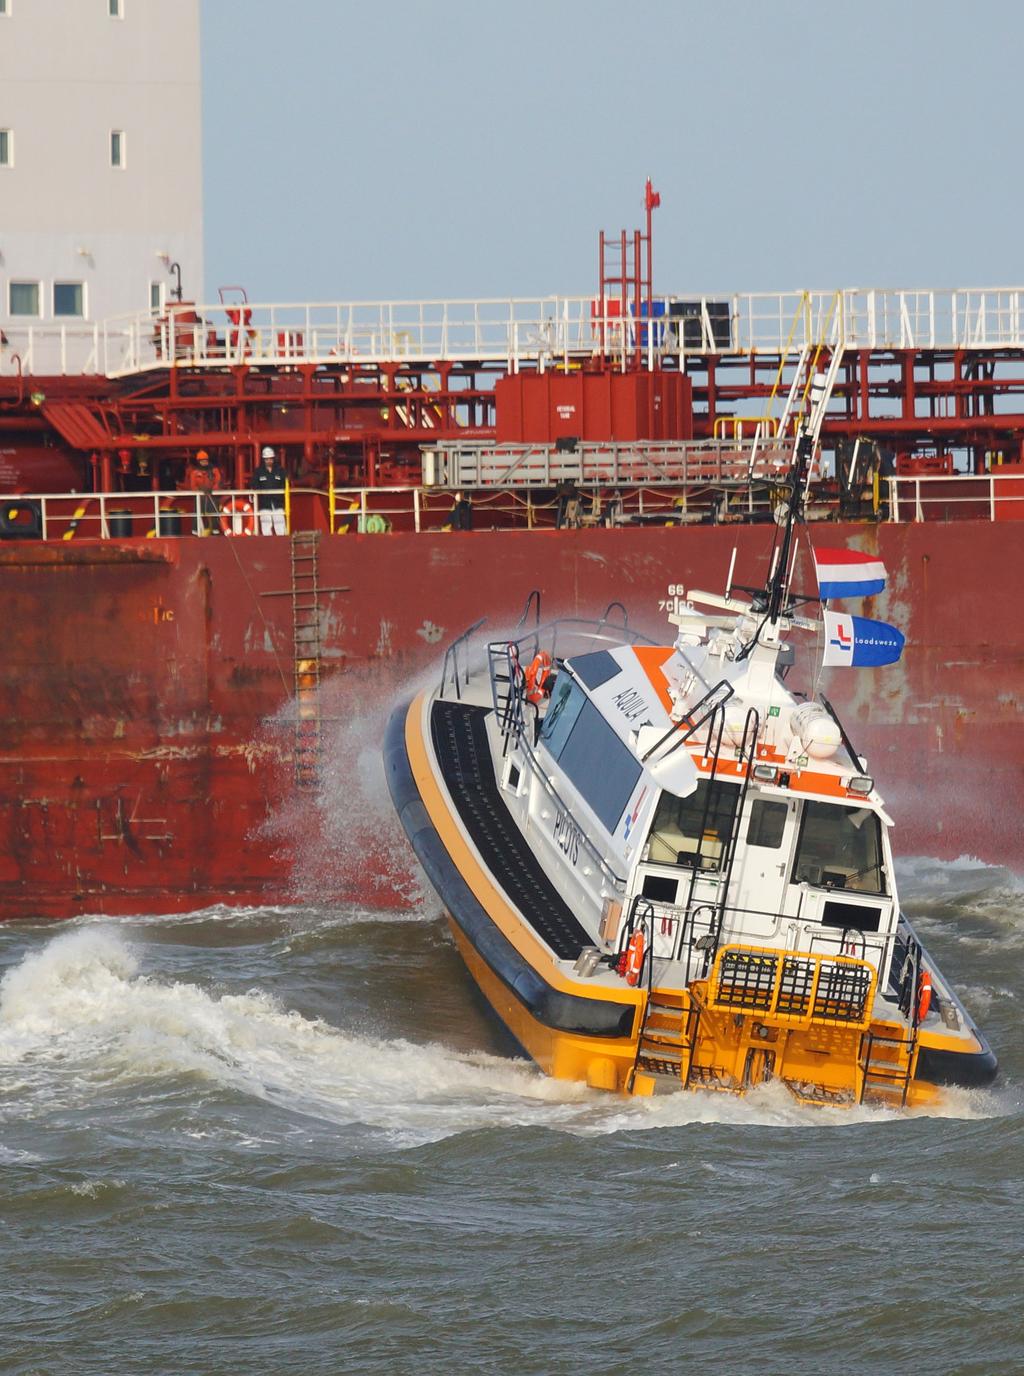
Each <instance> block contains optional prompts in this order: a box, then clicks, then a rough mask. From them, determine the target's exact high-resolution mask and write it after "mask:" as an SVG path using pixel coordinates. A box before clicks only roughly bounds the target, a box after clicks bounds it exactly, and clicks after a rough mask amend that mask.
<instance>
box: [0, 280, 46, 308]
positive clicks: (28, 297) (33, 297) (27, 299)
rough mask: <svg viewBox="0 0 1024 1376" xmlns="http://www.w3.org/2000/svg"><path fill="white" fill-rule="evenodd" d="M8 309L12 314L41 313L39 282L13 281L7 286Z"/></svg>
mask: <svg viewBox="0 0 1024 1376" xmlns="http://www.w3.org/2000/svg"><path fill="white" fill-rule="evenodd" d="M7 309H8V311H9V313H10V314H11V315H30V316H38V315H39V283H38V282H11V283H10V285H9V286H8V288H7Z"/></svg>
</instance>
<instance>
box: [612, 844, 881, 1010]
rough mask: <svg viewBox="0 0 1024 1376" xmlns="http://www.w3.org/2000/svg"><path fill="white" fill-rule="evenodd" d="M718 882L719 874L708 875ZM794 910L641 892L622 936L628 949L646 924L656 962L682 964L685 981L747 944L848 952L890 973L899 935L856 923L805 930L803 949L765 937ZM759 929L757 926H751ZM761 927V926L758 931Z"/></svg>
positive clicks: (839, 953)
mask: <svg viewBox="0 0 1024 1376" xmlns="http://www.w3.org/2000/svg"><path fill="white" fill-rule="evenodd" d="M702 877H703V878H705V879H707V880H712V881H714V880H715V879H716V878H717V876H716V875H715V874H714V873H713V872H710V871H708V872H705V873H704V874H703V876H702ZM797 920H798V919H797V918H795V917H793V916H792V915H790V914H785V913H777V912H772V911H770V910H766V909H765V910H762V909H758V908H747V907H741V906H738V905H736V904H730V903H727V904H725V905H720V904H719V903H718V902H717V901H715V900H712V899H709V898H706V897H702V898H699V899H697V900H696V901H695V902H693V903H692V904H691V905H690V906H689V907H687V906H685V905H683V904H675V903H664V902H658V901H657V900H655V899H652V898H648V897H645V896H644V895H643V894H637V895H635V896H634V898H633V899H632V900H631V905H630V908H629V912H628V915H627V918H626V920H625V921H624V922H623V924H622V926H621V928H620V930H619V937H618V944H619V949H620V950H624V949H625V946H626V943H627V942H628V940H629V937H630V936H631V935H632V932H633V930H634V929H635V927H636V926H638V925H641V924H642V925H643V926H644V928H645V937H646V939H647V943H648V945H649V946H650V948H651V953H652V956H651V958H652V961H653V962H657V963H658V964H659V965H663V964H676V965H679V966H681V967H682V969H681V971H680V973H679V975H677V977H676V978H678V979H681V980H682V982H683V983H689V982H690V981H691V980H694V979H703V978H704V977H705V976H706V975H707V973H708V971H709V970H710V968H711V964H712V961H713V960H714V957H715V953H716V952H717V951H718V950H719V949H721V947H723V946H729V945H737V944H745V945H763V946H771V947H772V949H778V950H779V951H783V953H789V954H803V955H808V956H815V957H817V956H830V955H831V956H848V957H851V958H853V959H856V960H862V961H867V962H868V963H869V964H871V965H873V966H874V968H875V969H876V970H878V971H887V970H888V963H889V958H890V947H891V946H892V944H893V940H894V938H893V937H892V936H887V935H879V934H878V933H871V932H863V931H861V930H860V929H855V928H853V927H848V928H838V927H837V928H834V929H833V928H823V929H821V930H818V931H813V932H810V933H806V934H805V942H804V943H801V945H800V946H799V947H795V948H792V949H791V948H788V947H787V948H783V947H782V946H781V945H780V946H778V947H776V945H775V941H774V940H772V939H771V938H768V937H765V935H764V927H765V926H766V925H767V924H768V923H772V924H774V926H775V928H776V929H777V930H778V931H781V930H782V927H783V925H784V924H786V923H789V922H794V921H797ZM752 926H753V927H754V930H751V927H752ZM758 928H759V929H758Z"/></svg>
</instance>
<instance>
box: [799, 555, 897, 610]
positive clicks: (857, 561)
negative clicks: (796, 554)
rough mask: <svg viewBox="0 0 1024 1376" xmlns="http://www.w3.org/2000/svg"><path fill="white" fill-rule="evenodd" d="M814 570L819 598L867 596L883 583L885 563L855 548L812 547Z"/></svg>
mask: <svg viewBox="0 0 1024 1376" xmlns="http://www.w3.org/2000/svg"><path fill="white" fill-rule="evenodd" d="M813 554H814V572H815V573H816V574H817V576H818V591H819V593H820V594H821V600H822V601H823V602H829V601H831V600H832V599H833V598H835V597H870V596H871V595H872V594H873V593H876V592H881V591H882V589H883V588H884V587H885V565H884V564H883V563H882V561H881V559H876V558H875V556H874V555H873V554H862V553H861V552H860V550H859V549H816V550H814V551H813Z"/></svg>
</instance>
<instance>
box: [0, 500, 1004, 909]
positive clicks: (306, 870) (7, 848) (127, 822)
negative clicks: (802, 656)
mask: <svg viewBox="0 0 1024 1376" xmlns="http://www.w3.org/2000/svg"><path fill="white" fill-rule="evenodd" d="M812 533H814V534H815V535H816V538H817V539H818V540H819V541H820V542H821V543H828V544H830V545H833V544H845V543H848V542H851V541H852V542H854V543H855V544H857V545H858V546H860V547H861V548H870V549H872V550H877V551H878V553H879V554H880V556H881V557H882V558H883V559H884V560H885V563H886V565H887V567H888V570H889V576H890V582H889V591H888V592H887V593H886V594H885V595H884V596H883V597H881V598H878V599H876V600H875V602H874V604H873V614H876V615H878V616H880V617H882V618H884V619H886V620H889V621H892V622H893V623H895V624H896V625H898V626H900V627H901V629H903V630H904V632H905V633H906V635H907V640H908V644H907V648H906V651H905V654H904V659H903V662H902V663H901V664H900V665H899V666H895V667H892V668H889V669H883V670H873V671H870V670H863V671H857V672H856V673H853V672H847V673H846V674H843V673H839V672H837V673H834V674H833V675H831V680H830V686H828V687H826V691H827V692H828V693H829V696H830V697H831V698H832V700H833V701H834V702H835V703H836V705H837V706H838V707H839V709H840V711H841V712H842V715H843V717H844V722H845V724H846V726H847V729H848V731H849V733H850V735H851V736H852V738H853V740H854V743H855V744H856V746H857V748H858V749H859V750H860V751H862V752H863V753H864V754H865V755H866V756H867V757H868V765H869V769H870V770H871V772H872V773H873V774H874V776H875V777H876V779H877V780H878V784H879V787H880V790H881V792H882V794H883V796H885V797H886V799H887V805H888V807H889V810H890V812H891V813H892V815H893V816H894V818H895V820H896V822H897V832H896V840H897V845H898V847H899V851H900V853H902V854H904V855H910V854H916V855H929V856H936V857H940V858H950V857H956V856H959V855H962V854H966V855H972V856H976V857H978V858H979V859H981V860H984V861H987V862H991V863H1002V864H1007V865H1011V866H1012V865H1014V864H1016V863H1017V861H1018V859H1019V855H1020V821H1019V818H1020V815H1021V806H1022V804H1024V724H1022V718H1021V714H1020V711H1019V708H1018V701H1017V694H1018V688H1019V685H1020V684H1021V682H1022V681H1024V680H1022V672H1021V670H1022V660H1024V631H1022V630H1021V627H1020V625H1019V623H1017V622H1016V621H1014V622H1008V621H1007V613H1006V610H1005V609H1006V608H1007V607H1010V608H1014V607H1017V606H1020V605H1021V603H1022V601H1024V531H1022V529H1021V527H1020V526H1019V525H1016V524H1008V525H1000V524H994V525H993V524H989V523H981V522H978V523H975V522H972V521H964V522H960V523H956V524H952V525H942V526H939V525H936V524H928V523H925V524H916V525H903V526H889V525H884V526H880V527H873V526H869V527H866V526H863V525H855V526H846V527H844V526H829V527H827V528H825V527H821V528H819V529H818V531H817V532H815V531H814V528H812ZM770 539H771V536H770V531H768V530H766V529H765V528H764V527H749V526H748V527H734V528H687V529H682V530H680V529H650V528H648V529H612V530H603V529H601V530H584V531H571V530H566V531H559V532H553V531H552V532H529V533H528V532H522V533H514V532H482V531H481V532H475V533H473V534H462V535H459V534H438V535H427V534H422V535H411V534H409V535H402V534H392V535H384V536H353V535H349V536H346V537H344V538H339V537H335V538H333V539H332V538H330V537H327V536H325V537H324V538H323V539H322V540H321V543H320V556H319V557H320V582H321V585H322V586H323V587H326V588H341V587H345V588H347V589H348V591H338V592H333V593H329V594H326V595H325V596H324V597H323V599H322V600H323V608H324V611H323V617H322V626H321V630H322V637H323V651H322V654H323V663H322V672H323V683H322V688H321V711H322V713H323V737H322V739H323V786H322V789H321V790H320V793H319V795H317V794H316V793H311V792H309V791H305V790H301V789H298V788H297V787H296V786H295V783H294V773H295V771H294V767H293V753H292V752H293V746H294V723H293V718H294V709H293V705H292V666H293V648H292V621H291V599H290V597H289V596H288V595H282V594H288V593H289V592H290V588H291V566H290V550H289V541H288V540H286V539H272V538H267V539H251V540H246V539H219V538H218V539H196V538H182V539H168V540H155V539H150V540H131V541H123V542H110V541H107V542H98V541H97V542H81V543H78V542H76V543H75V544H74V545H73V546H72V545H71V544H60V545H52V544H47V545H42V544H38V543H37V544H32V543H29V542H24V543H19V544H16V545H10V546H8V547H7V548H6V549H4V550H2V551H0V569H2V577H3V585H4V588H5V591H6V594H7V596H6V599H5V605H6V608H7V618H8V619H7V627H6V635H5V637H4V642H5V655H4V660H3V682H4V688H5V701H6V709H7V710H6V731H5V735H4V742H3V746H2V747H0V769H2V778H3V787H2V790H0V828H2V837H3V849H2V854H0V917H2V918H5V919H11V918H26V917H36V916H46V917H69V916H73V915H75V914H78V913H83V912H105V913H160V912H174V911H181V910H186V909H192V908H199V907H204V906H207V905H212V904H216V903H231V904H239V903H256V902H259V903H268V902H269V903H272V902H293V901H296V900H300V901H301V900H302V899H309V898H316V899H318V900H321V901H324V900H326V901H331V900H358V901H363V902H367V903H370V904H389V903H390V904H394V903H402V902H405V901H408V897H409V893H410V887H409V886H410V878H411V877H410V876H409V875H408V873H407V872H406V863H407V862H406V860H405V849H404V847H403V846H401V844H400V843H399V838H398V836H397V833H394V832H393V828H392V824H391V819H390V816H389V810H388V809H387V808H386V807H385V805H384V793H383V780H382V777H381V776H380V774H379V765H378V755H379V745H380V739H381V736H382V732H383V723H384V720H385V718H386V715H387V711H388V709H389V707H390V705H391V703H392V701H393V700H394V699H395V698H396V697H397V696H398V695H399V694H400V693H403V692H408V690H409V685H410V683H411V682H412V681H413V680H414V679H416V678H417V677H419V676H421V675H423V674H425V673H427V672H438V671H439V663H440V654H441V651H442V650H443V649H444V646H445V645H446V644H447V643H448V642H449V641H450V640H451V639H453V638H454V637H455V636H456V635H458V634H459V633H460V632H461V631H462V630H464V629H465V628H466V627H467V626H468V625H470V624H471V623H472V622H474V621H475V620H477V619H478V618H479V617H480V616H481V615H482V614H484V613H486V614H487V616H488V628H489V629H490V631H491V632H492V634H494V635H500V634H501V632H502V630H503V629H504V628H506V627H510V626H511V625H512V624H514V622H515V620H516V619H517V618H518V615H519V613H520V611H521V609H522V607H523V604H524V602H525V599H526V597H527V595H528V593H529V592H530V590H531V589H532V588H539V589H541V591H542V594H543V599H544V605H543V611H544V614H545V617H550V616H553V615H555V614H567V615H576V614H585V615H593V614H599V613H600V612H601V611H603V609H604V608H605V606H606V605H607V604H608V603H609V602H612V601H621V602H622V603H624V604H625V606H626V607H627V608H628V610H629V614H630V620H631V623H632V624H635V625H636V626H638V627H639V628H640V629H643V630H645V631H647V632H648V633H652V634H655V635H664V634H665V632H666V627H667V623H666V620H665V608H664V605H663V604H664V603H665V602H666V601H668V600H669V598H670V596H671V594H670V588H671V589H672V591H673V592H674V590H675V586H676V585H680V586H686V587H703V588H707V589H711V590H720V589H721V588H722V586H723V583H724V579H725V575H726V571H727V568H728V564H729V559H730V555H731V551H732V548H733V546H734V545H735V546H738V548H739V557H738V560H737V566H736V567H737V572H736V578H737V580H738V581H740V582H749V583H755V582H759V581H761V580H762V579H763V576H764V572H765V565H766V560H767V557H768V546H769V545H770ZM802 558H804V559H805V560H806V556H805V555H804V556H802ZM799 572H802V573H803V575H804V580H805V582H806V585H807V586H808V588H810V587H813V580H812V576H811V573H810V569H809V566H808V565H807V564H806V563H805V564H804V565H803V566H800V567H799V568H798V574H799ZM797 582H798V584H799V582H800V578H799V576H798V579H797ZM997 584H998V586H997ZM803 671H804V669H803V665H802V664H801V662H800V660H799V659H798V668H797V674H798V675H799V674H800V673H801V672H803Z"/></svg>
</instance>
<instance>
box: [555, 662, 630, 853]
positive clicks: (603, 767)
mask: <svg viewBox="0 0 1024 1376" xmlns="http://www.w3.org/2000/svg"><path fill="white" fill-rule="evenodd" d="M540 739H541V741H542V742H543V744H544V745H545V747H546V748H547V751H548V753H549V754H550V755H551V756H552V757H553V758H554V759H555V760H557V761H558V763H559V765H560V766H561V768H562V769H563V770H564V772H565V774H566V776H567V777H568V779H569V780H570V782H571V783H572V784H573V785H574V787H575V788H576V789H577V790H578V791H579V793H580V796H581V797H582V798H583V799H584V801H585V802H586V803H587V805H588V806H589V807H590V808H591V809H592V811H593V812H594V814H595V815H596V816H597V817H598V818H599V820H600V822H601V824H602V826H604V827H605V829H606V830H607V831H610V832H611V831H614V830H615V828H616V827H617V825H618V822H619V818H620V817H621V816H622V814H623V812H624V810H625V807H626V804H627V803H628V802H629V798H630V794H631V793H632V792H633V789H634V787H635V786H636V781H637V780H638V779H639V777H640V775H641V773H642V767H641V765H640V761H639V760H638V759H637V758H636V756H635V755H633V753H632V752H631V751H630V750H629V749H628V748H627V747H626V746H625V745H623V743H622V741H621V740H619V738H618V736H617V735H616V734H615V732H614V731H613V730H612V728H611V727H610V726H609V725H608V723H607V722H606V721H605V719H604V718H603V717H602V716H601V713H600V712H599V711H598V710H597V708H596V707H595V706H594V704H593V703H592V702H591V701H590V699H589V698H588V697H587V695H586V693H584V691H583V689H582V688H581V687H580V686H579V684H578V683H575V682H574V681H573V680H572V679H571V678H570V677H569V676H568V674H561V675H559V677H558V680H557V681H556V683H555V691H554V693H553V694H552V698H551V704H550V706H549V707H548V710H547V715H546V716H545V718H544V724H543V726H542V727H541V733H540Z"/></svg>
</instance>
